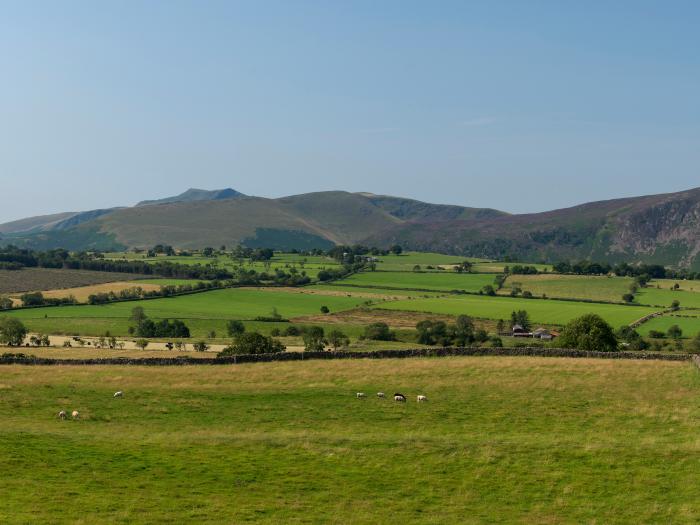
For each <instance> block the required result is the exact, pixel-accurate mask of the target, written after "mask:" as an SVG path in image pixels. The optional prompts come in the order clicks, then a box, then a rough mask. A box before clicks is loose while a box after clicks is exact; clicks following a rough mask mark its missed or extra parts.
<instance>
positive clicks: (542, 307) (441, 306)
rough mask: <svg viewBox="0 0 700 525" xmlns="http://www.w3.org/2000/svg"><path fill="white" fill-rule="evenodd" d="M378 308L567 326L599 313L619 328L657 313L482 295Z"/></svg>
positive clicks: (393, 303)
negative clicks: (526, 318)
mask: <svg viewBox="0 0 700 525" xmlns="http://www.w3.org/2000/svg"><path fill="white" fill-rule="evenodd" d="M375 308H379V309H390V310H403V311H411V312H427V313H435V314H447V315H461V314H465V315H470V316H473V317H483V318H487V319H510V314H511V312H513V311H514V310H527V312H528V313H529V315H530V319H531V320H532V321H534V322H537V323H551V324H566V323H568V322H569V321H571V320H572V319H574V318H576V317H579V316H581V315H585V314H588V313H597V314H598V315H600V316H601V317H602V318H603V319H605V320H606V321H607V322H608V323H610V324H611V325H612V326H614V327H616V328H618V327H620V326H622V325H624V324H629V323H631V322H633V321H635V320H637V319H639V318H641V317H643V316H645V315H647V314H650V313H652V312H655V311H656V309H654V308H651V307H647V306H625V305H616V304H597V303H584V302H576V301H556V300H542V299H522V298H513V297H489V296H482V295H461V296H449V297H438V298H428V299H407V300H402V301H390V302H385V303H381V304H378V305H376V306H375Z"/></svg>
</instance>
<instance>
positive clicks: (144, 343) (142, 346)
mask: <svg viewBox="0 0 700 525" xmlns="http://www.w3.org/2000/svg"><path fill="white" fill-rule="evenodd" d="M134 343H135V344H136V346H137V347H138V348H140V349H141V350H145V349H146V347H147V346H148V339H137V340H136V341H134Z"/></svg>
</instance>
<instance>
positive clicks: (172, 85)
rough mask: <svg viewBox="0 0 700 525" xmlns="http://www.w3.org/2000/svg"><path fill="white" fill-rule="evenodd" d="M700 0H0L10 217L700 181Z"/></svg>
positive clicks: (497, 195) (533, 196) (578, 197)
mask: <svg viewBox="0 0 700 525" xmlns="http://www.w3.org/2000/svg"><path fill="white" fill-rule="evenodd" d="M699 24H700V3H698V2H691V1H688V2H683V1H668V2H662V1H657V2H645V1H642V0H637V1H629V2H625V1H617V2H603V1H599V2H597V1H591V2H573V1H566V0H565V1H551V2H543V1H535V0H533V1H528V2H522V1H512V2H507V1H485V2H468V1H457V2H450V1H437V2H428V1H422V2H411V1H407V0H401V1H376V0H375V1H367V2H364V1H347V2H345V1H344V2H330V1H317V2H304V1H293V2H292V1H284V2H275V1H252V2H234V1H226V2H207V1H197V2H195V1H191V2H177V1H168V2H157V1H149V2H135V1H134V2H130V1H118V2H117V1H113V2H77V1H67V2H32V1H16V2H3V6H2V16H0V48H1V49H2V50H3V52H2V53H0V78H1V79H2V82H0V179H1V181H2V185H1V187H2V190H1V191H2V196H3V198H2V207H0V221H6V220H11V219H16V218H20V217H24V216H28V215H36V214H42V213H49V212H55V211H63V210H82V209H91V208H97V207H108V206H115V205H130V204H133V203H135V202H136V201H138V200H141V199H145V198H157V197H162V196H166V195H171V194H175V193H179V192H181V191H183V190H185V189H187V188H188V187H202V188H209V189H214V188H221V187H227V186H230V187H233V188H235V189H237V190H239V191H242V192H244V193H248V194H253V195H261V196H269V197H276V196H282V195H288V194H295V193H303V192H308V191H318V190H329V189H344V190H349V191H370V192H375V193H386V194H394V195H401V196H407V197H413V198H417V199H422V200H427V201H432V202H443V203H454V204H463V205H468V206H480V207H481V206H484V207H486V206H488V207H495V208H499V209H503V210H506V211H511V212H527V211H542V210H546V209H552V208H558V207H565V206H569V205H573V204H577V203H581V202H585V201H590V200H598V199H606V198H614V197H620V196H630V195H640V194H647V193H661V192H669V191H677V190H681V189H687V188H690V187H696V186H700V168H699V166H700V103H699V97H700V95H699V94H700V54H699V53H698V49H700V32H699V31H697V27H698V25H699Z"/></svg>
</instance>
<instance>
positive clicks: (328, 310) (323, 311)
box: [321, 306, 330, 314]
mask: <svg viewBox="0 0 700 525" xmlns="http://www.w3.org/2000/svg"><path fill="white" fill-rule="evenodd" d="M328 312H330V309H329V308H328V307H327V306H322V307H321V313H322V314H327V313H328Z"/></svg>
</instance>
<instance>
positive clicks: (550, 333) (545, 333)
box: [532, 327, 559, 341]
mask: <svg viewBox="0 0 700 525" xmlns="http://www.w3.org/2000/svg"><path fill="white" fill-rule="evenodd" d="M558 336H559V332H555V331H554V330H547V329H546V328H542V327H540V328H538V329H537V330H535V331H534V332H532V337H534V338H535V339H542V340H543V341H551V340H552V339H554V338H555V337H558Z"/></svg>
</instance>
